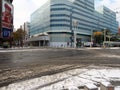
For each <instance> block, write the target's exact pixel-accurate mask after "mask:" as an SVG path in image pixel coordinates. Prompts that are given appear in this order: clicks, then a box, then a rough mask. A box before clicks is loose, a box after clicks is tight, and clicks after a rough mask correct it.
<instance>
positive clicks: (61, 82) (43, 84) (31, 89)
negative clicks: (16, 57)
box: [0, 66, 120, 90]
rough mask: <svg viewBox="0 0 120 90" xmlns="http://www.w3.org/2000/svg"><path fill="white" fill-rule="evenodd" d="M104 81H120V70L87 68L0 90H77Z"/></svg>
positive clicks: (119, 89)
mask: <svg viewBox="0 0 120 90" xmlns="http://www.w3.org/2000/svg"><path fill="white" fill-rule="evenodd" d="M106 81H107V82H111V81H120V68H112V67H97V66H88V67H86V68H78V69H73V70H68V71H65V72H62V73H57V74H53V75H49V76H42V77H39V78H34V79H30V80H26V81H22V82H18V83H13V84H10V85H8V86H5V87H2V88H0V90H63V89H68V90H79V89H78V87H82V86H84V85H86V84H95V85H98V84H99V83H100V82H106ZM73 88H74V89H73ZM115 90H120V87H119V86H117V87H116V88H115Z"/></svg>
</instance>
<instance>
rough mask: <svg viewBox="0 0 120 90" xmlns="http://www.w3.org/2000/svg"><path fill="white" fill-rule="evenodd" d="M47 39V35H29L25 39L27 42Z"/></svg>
mask: <svg viewBox="0 0 120 90" xmlns="http://www.w3.org/2000/svg"><path fill="white" fill-rule="evenodd" d="M43 40H44V41H49V40H50V38H49V37H48V36H37V37H31V38H29V39H27V40H26V41H27V42H30V41H43Z"/></svg>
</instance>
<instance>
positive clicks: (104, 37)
mask: <svg viewBox="0 0 120 90" xmlns="http://www.w3.org/2000/svg"><path fill="white" fill-rule="evenodd" d="M105 42H106V28H104V41H103V46H104V47H105Z"/></svg>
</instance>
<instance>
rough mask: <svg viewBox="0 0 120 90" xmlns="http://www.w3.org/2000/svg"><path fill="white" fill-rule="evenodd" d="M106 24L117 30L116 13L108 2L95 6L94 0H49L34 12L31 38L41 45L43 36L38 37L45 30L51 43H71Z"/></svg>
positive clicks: (79, 40)
mask: <svg viewBox="0 0 120 90" xmlns="http://www.w3.org/2000/svg"><path fill="white" fill-rule="evenodd" d="M104 28H108V29H110V30H111V31H112V33H117V32H118V22H117V21H116V14H115V12H113V11H112V10H110V9H108V8H107V7H105V6H102V7H99V8H98V9H95V5H94V0H48V2H47V3H46V4H44V5H43V6H42V7H40V8H39V9H37V10H36V11H35V12H33V13H32V15H31V24H30V36H31V39H30V40H29V41H30V42H31V43H34V42H39V44H38V45H40V43H41V41H43V39H40V40H39V39H38V38H37V39H35V38H36V37H40V35H41V34H43V33H45V34H47V35H48V38H49V39H48V40H49V45H50V46H53V47H61V46H62V47H67V46H69V47H70V46H73V44H75V43H76V42H82V43H83V42H88V41H90V37H91V35H92V32H93V30H97V31H99V30H101V29H104ZM73 42H74V43H73Z"/></svg>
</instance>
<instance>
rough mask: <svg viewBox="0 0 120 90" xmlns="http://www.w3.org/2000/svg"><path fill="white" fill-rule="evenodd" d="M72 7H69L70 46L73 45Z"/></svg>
mask: <svg viewBox="0 0 120 90" xmlns="http://www.w3.org/2000/svg"><path fill="white" fill-rule="evenodd" d="M72 15H73V7H72V8H71V9H70V30H71V47H74V31H73V29H72Z"/></svg>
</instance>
